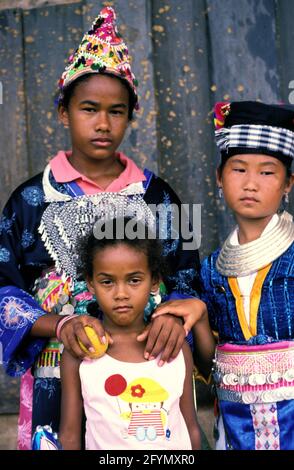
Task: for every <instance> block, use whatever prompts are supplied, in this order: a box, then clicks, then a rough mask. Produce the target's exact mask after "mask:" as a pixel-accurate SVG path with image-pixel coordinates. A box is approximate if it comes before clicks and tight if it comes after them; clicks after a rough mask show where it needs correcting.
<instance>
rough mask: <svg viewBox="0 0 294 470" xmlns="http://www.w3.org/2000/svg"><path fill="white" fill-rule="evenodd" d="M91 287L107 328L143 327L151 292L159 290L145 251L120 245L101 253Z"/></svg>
mask: <svg viewBox="0 0 294 470" xmlns="http://www.w3.org/2000/svg"><path fill="white" fill-rule="evenodd" d="M88 286H89V289H90V291H91V292H92V293H93V294H95V295H96V298H97V301H98V303H99V306H100V307H101V310H102V311H103V313H104V319H105V326H106V327H109V326H110V327H111V326H114V325H116V326H123V327H128V326H131V327H136V326H138V327H142V326H143V325H144V320H143V315H144V308H145V306H146V304H147V302H148V299H149V295H150V291H151V290H153V289H157V288H158V282H155V281H154V280H153V279H152V276H151V272H150V269H149V266H148V260H147V257H146V255H145V254H144V253H143V252H142V251H137V250H135V249H134V248H131V247H130V246H128V245H125V244H119V245H116V246H109V247H106V248H105V249H103V250H101V251H99V252H97V254H96V255H95V257H94V261H93V278H92V279H90V280H88Z"/></svg>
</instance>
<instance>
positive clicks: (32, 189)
mask: <svg viewBox="0 0 294 470" xmlns="http://www.w3.org/2000/svg"><path fill="white" fill-rule="evenodd" d="M21 195H22V197H23V198H24V200H25V201H26V203H27V204H29V205H30V206H34V207H36V206H41V205H42V204H43V202H44V193H43V191H42V190H41V189H40V188H39V187H38V186H29V187H28V188H25V189H24V190H23V191H22V193H21Z"/></svg>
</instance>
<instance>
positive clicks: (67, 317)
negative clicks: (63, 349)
mask: <svg viewBox="0 0 294 470" xmlns="http://www.w3.org/2000/svg"><path fill="white" fill-rule="evenodd" d="M75 317H78V315H76V314H72V315H65V316H62V318H60V319H59V320H58V322H57V324H56V327H55V336H56V338H57V339H58V341H59V342H61V339H60V332H61V328H62V327H63V325H64V324H65V323H66V322H67V321H69V320H71V319H72V318H75Z"/></svg>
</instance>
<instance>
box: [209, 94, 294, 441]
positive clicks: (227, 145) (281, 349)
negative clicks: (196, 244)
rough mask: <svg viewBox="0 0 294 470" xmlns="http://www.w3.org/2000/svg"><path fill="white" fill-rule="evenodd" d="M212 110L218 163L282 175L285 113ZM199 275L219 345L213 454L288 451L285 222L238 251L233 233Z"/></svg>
mask: <svg viewBox="0 0 294 470" xmlns="http://www.w3.org/2000/svg"><path fill="white" fill-rule="evenodd" d="M216 110H217V111H221V113H220V114H221V115H219V114H218V115H217V116H216V117H217V119H218V124H219V123H220V122H221V121H222V124H225V126H226V128H221V129H220V130H218V131H216V138H217V143H218V145H219V147H220V149H221V152H222V162H223V163H224V162H225V161H226V159H227V158H229V157H230V156H232V155H235V154H241V153H246V154H256V153H257V154H262V153H263V154H267V155H272V156H274V157H276V158H279V159H280V160H281V161H282V162H284V163H285V166H286V167H287V168H289V167H290V165H291V160H292V159H293V156H294V132H293V129H294V112H293V111H291V110H287V109H281V108H279V107H275V106H268V105H264V104H262V103H252V102H244V103H232V104H231V105H228V104H226V105H224V104H219V105H218V106H217V109H216ZM291 129H292V130H291ZM252 158H254V157H252ZM201 275H202V281H203V287H204V295H203V298H204V300H205V301H206V303H207V306H208V312H209V319H210V324H211V327H212V329H213V330H214V331H216V332H217V333H218V337H219V339H218V346H217V349H216V357H215V363H214V368H213V377H214V382H215V386H216V390H217V397H218V408H219V417H218V422H217V442H216V448H217V449H237V450H254V449H256V450H262V449H263V450H267V449H269V450H277V449H282V450H286V449H287V450H294V223H293V220H292V216H290V214H288V213H287V212H285V211H284V212H283V213H282V214H281V215H277V214H276V215H274V216H273V217H272V219H271V220H270V222H269V223H268V225H267V227H266V228H265V230H264V232H263V233H262V235H261V237H260V238H258V239H257V240H255V241H252V242H250V243H245V244H243V245H239V242H238V229H235V230H234V232H233V233H232V234H231V235H230V236H229V237H228V239H227V240H226V241H225V243H224V245H223V247H222V249H221V250H218V251H216V252H215V253H213V254H212V255H210V256H209V257H208V258H207V259H205V260H204V262H203V265H202V271H201Z"/></svg>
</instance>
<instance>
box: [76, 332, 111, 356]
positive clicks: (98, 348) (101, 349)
mask: <svg viewBox="0 0 294 470" xmlns="http://www.w3.org/2000/svg"><path fill="white" fill-rule="evenodd" d="M84 329H85V333H86V335H87V336H88V338H89V340H90V341H91V343H92V347H93V348H94V349H95V351H94V352H91V351H89V350H88V349H87V348H86V346H85V345H84V344H83V343H82V342H81V341H80V340H79V339H78V342H79V345H80V348H81V349H82V350H83V351H84V352H85V353H86V354H87V356H89V357H90V358H91V359H97V358H98V357H101V356H103V354H105V352H106V350H107V348H108V335H107V333H106V334H105V338H106V343H105V344H103V343H101V341H100V339H99V337H98V336H97V334H96V332H95V330H94V328H92V326H85V327H84Z"/></svg>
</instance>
